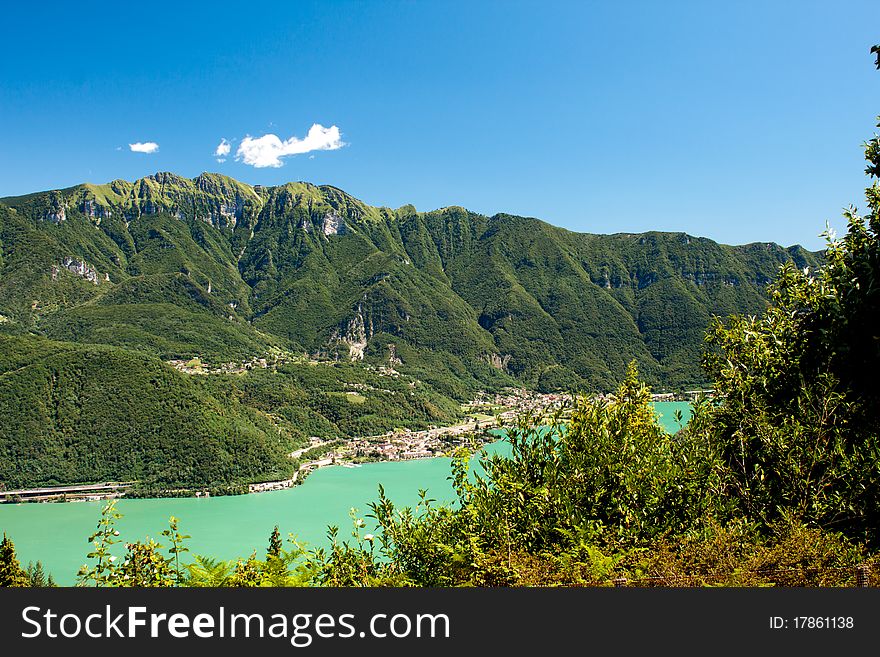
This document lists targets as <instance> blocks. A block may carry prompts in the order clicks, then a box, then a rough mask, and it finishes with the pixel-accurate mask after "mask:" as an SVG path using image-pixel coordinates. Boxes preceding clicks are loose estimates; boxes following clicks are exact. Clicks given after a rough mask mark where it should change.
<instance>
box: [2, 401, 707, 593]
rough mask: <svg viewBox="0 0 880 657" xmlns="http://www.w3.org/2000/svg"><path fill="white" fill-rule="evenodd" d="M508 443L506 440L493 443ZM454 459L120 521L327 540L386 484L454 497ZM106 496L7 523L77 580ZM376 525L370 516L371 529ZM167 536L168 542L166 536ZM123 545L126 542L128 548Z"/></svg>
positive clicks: (323, 475)
mask: <svg viewBox="0 0 880 657" xmlns="http://www.w3.org/2000/svg"><path fill="white" fill-rule="evenodd" d="M655 407H656V408H657V411H658V414H659V415H660V421H661V423H662V424H663V426H664V427H666V429H667V430H668V431H674V430H677V429H678V426H677V425H676V424H675V422H674V421H673V413H674V412H675V411H676V410H681V411H682V414H683V416H684V421H685V422H686V421H687V419H688V418H689V417H690V405H689V404H688V403H687V402H660V403H657V404H655ZM487 449H488V450H491V451H499V450H503V449H504V444H503V443H496V444H494V445H489V446H488V447H487ZM449 464H450V459H448V458H433V459H421V460H417V461H403V462H396V463H394V462H387V463H367V464H364V465H362V466H360V467H357V468H346V467H342V466H332V467H327V468H321V469H320V470H317V471H316V472H314V473H312V474H311V475H309V477H308V479H306V480H305V482H304V483H303V484H302V485H301V486H297V487H295V488H291V489H288V490H281V491H274V492H270V493H259V494H255V495H239V496H232V497H213V498H169V499H153V500H125V499H123V500H120V501H119V502H118V504H117V508H118V509H119V511H120V512H121V513H123V514H124V516H123V518H122V519H121V520H120V521H119V522H118V524H117V528H118V529H119V531H120V533H121V538H122V539H123V540H127V541H133V540H139V539H143V538H145V537H147V536H149V537H152V538H154V539H157V540H159V539H160V538H161V537H160V536H159V533H160V532H161V531H162V530H163V529H165V528H166V527H167V526H168V517H169V516H171V515H174V516H177V517H178V518H180V529H181V531H182V533H184V534H190V535H191V536H192V539H190V540H189V541H188V547H189V549H190V553H191V554H192V553H194V554H208V555H211V556H214V557H218V558H223V559H233V558H236V557H240V556H247V555H249V554H250V553H251V552H252V551H253V550H257V553H258V554H261V553H262V552H263V551H265V549H266V545H267V544H268V542H269V534H270V533H271V531H272V528H273V527H274V526H275V525H278V526H279V528H280V530H281V534H282V536H286V535H287V534H288V533H292V534H295V535H296V536H297V537H298V538H299V540H301V541H304V542H306V543H308V544H309V545H313V546H314V545H321V544H324V543H325V542H326V533H327V526H328V525H330V524H335V525H338V526H339V528H340V536H342V537H344V538H346V537H348V536H349V534H350V531H351V526H352V524H351V519H350V517H349V511H350V509H351V508H352V507H354V508H356V509H357V510H358V512H359V515H360V516H363V515H364V514H366V513H367V512H368V509H367V504H368V503H369V502H371V501H373V500H375V499H376V497H377V488H378V486H379V484H382V485H383V486H384V487H385V491H386V493H387V494H388V496H389V497H390V498H391V499H392V500H394V501H395V503H397V504H399V505H414V504H415V503H416V502H417V501H418V490H419V489H420V488H425V489H427V490H428V493H429V497H431V498H434V499H436V500H438V501H452V500H453V499H454V495H453V491H452V486H451V484H450V482H449V480H448V479H447V477H449V474H450V469H449ZM104 504H105V503H104V502H72V503H67V504H2V505H0V531H3V532H6V533H7V534H8V535H9V536H10V537H11V538H12V540H13V541H14V542H15V546H16V551H17V553H18V556H19V559H20V560H21V561H22V562H23V565H26V564H27V562H28V561H37V560H40V561H42V562H43V565H44V567H45V569H46V570H47V571H48V572H50V573H52V575H53V576H54V577H55V580H56V581H57V582H58V583H59V584H65V585H70V584H73V583H74V582H75V579H76V571H77V570H78V568H79V567H80V566H81V565H82V564H83V563H85V562H86V554H87V553H88V551H89V548H90V545H89V544H88V543H87V541H86V539H87V537H88V536H89V534H91V533H92V532H93V531H94V529H95V525H96V523H97V522H98V519H99V517H100V513H101V508H102V506H104ZM371 527H372V525H371V523H370V521H369V520H368V521H367V528H368V530H369V529H370V528H371ZM160 542H162V541H161V540H160ZM120 552H121V550H120Z"/></svg>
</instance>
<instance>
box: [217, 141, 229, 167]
mask: <svg viewBox="0 0 880 657" xmlns="http://www.w3.org/2000/svg"><path fill="white" fill-rule="evenodd" d="M231 150H232V145H231V144H230V143H229V142H228V141H226V139H221V140H220V143H219V144H217V148H215V149H214V157H216V158H217V161H218V162H225V161H226V156H227V155H229V151H231Z"/></svg>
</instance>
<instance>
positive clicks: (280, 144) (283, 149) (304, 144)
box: [235, 123, 345, 169]
mask: <svg viewBox="0 0 880 657" xmlns="http://www.w3.org/2000/svg"><path fill="white" fill-rule="evenodd" d="M343 146H345V142H343V141H342V135H341V134H340V132H339V128H337V127H336V126H335V125H331V126H330V127H329V128H325V127H324V126H322V125H321V124H320V123H315V124H314V125H313V126H312V127H311V128H309V134H307V135H306V136H305V138H304V139H299V138H297V137H291V138H290V139H286V140H284V141H282V140H281V139H280V138H279V137H278V135H273V134H271V133H270V134H267V135H263V136H262V137H251V136H250V135H248V136H247V137H245V138H244V139H242V140H241V144H240V145H239V147H238V150H237V151H236V152H235V159H237V160H241V161H242V162H244V163H245V164H250V165H251V166H253V167H257V168H258V169H260V168H263V167H280V166H283V165H284V162H282V161H281V158H282V157H286V156H288V155H301V154H302V153H309V152H311V151H335V150H336V149H337V148H342V147H343Z"/></svg>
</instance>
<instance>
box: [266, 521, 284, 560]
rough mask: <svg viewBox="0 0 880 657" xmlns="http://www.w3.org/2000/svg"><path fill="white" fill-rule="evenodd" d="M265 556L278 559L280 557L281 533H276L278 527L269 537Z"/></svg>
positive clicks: (276, 526) (276, 527)
mask: <svg viewBox="0 0 880 657" xmlns="http://www.w3.org/2000/svg"><path fill="white" fill-rule="evenodd" d="M266 556H269V557H275V558H279V557H280V556H281V532H279V531H278V525H275V528H274V529H273V530H272V535H271V536H270V537H269V548H268V549H267V550H266Z"/></svg>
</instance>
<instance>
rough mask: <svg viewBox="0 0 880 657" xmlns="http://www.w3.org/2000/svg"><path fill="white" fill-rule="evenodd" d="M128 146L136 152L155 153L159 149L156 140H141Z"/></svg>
mask: <svg viewBox="0 0 880 657" xmlns="http://www.w3.org/2000/svg"><path fill="white" fill-rule="evenodd" d="M128 147H129V148H130V149H131V150H132V152H134V153H155V152H156V151H158V150H159V144H157V143H156V142H154V141H144V142H140V141H139V142H136V143H134V144H129V145H128Z"/></svg>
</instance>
